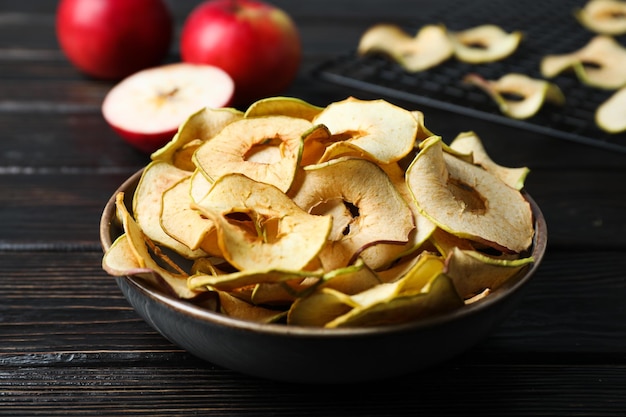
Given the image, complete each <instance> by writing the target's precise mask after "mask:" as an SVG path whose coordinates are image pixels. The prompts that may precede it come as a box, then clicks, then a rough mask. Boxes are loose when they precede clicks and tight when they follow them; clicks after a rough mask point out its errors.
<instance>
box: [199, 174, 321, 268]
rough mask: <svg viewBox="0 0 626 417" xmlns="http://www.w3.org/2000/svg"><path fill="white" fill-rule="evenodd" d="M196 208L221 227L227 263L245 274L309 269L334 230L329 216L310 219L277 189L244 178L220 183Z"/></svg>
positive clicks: (230, 177) (224, 179) (225, 178)
mask: <svg viewBox="0 0 626 417" xmlns="http://www.w3.org/2000/svg"><path fill="white" fill-rule="evenodd" d="M192 207H194V208H196V209H197V210H199V211H200V212H201V213H202V214H203V215H205V216H206V217H208V218H210V219H211V220H213V221H214V222H215V223H216V224H217V235H218V244H219V247H220V249H221V250H222V253H223V255H224V258H225V259H226V260H227V261H228V262H230V263H231V264H232V265H233V266H234V267H236V268H237V269H238V270H240V271H241V270H259V269H286V270H300V269H304V268H305V267H306V266H307V265H309V263H311V261H312V260H313V259H314V258H315V257H316V256H317V255H318V253H319V252H320V251H321V250H322V248H323V247H324V245H325V244H326V240H327V238H328V235H329V233H330V230H331V226H332V219H331V218H330V217H329V216H317V215H312V214H308V213H307V212H305V211H304V210H302V209H301V208H300V207H298V206H297V205H296V204H295V203H294V202H293V201H292V200H291V199H290V198H289V197H287V196H286V195H285V194H284V193H283V192H281V191H280V190H279V189H278V188H276V187H275V186H273V185H270V184H266V183H262V182H258V181H254V180H252V179H250V178H248V177H246V176H244V175H242V174H227V175H224V176H222V177H220V178H219V179H218V180H217V181H215V183H214V184H213V188H212V189H211V191H210V192H209V193H208V194H207V195H206V197H204V198H203V199H202V200H201V201H199V202H197V203H194V204H192ZM294 254H297V256H294Z"/></svg>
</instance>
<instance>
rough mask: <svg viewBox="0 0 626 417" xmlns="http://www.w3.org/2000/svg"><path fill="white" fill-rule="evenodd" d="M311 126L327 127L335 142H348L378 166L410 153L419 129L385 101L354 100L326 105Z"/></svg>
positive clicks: (406, 114)
mask: <svg viewBox="0 0 626 417" xmlns="http://www.w3.org/2000/svg"><path fill="white" fill-rule="evenodd" d="M313 123H314V124H322V125H325V126H326V127H328V129H329V130H330V132H331V134H332V135H333V140H334V141H335V142H341V141H347V142H350V143H351V145H354V146H356V147H358V148H360V149H362V150H363V151H365V152H366V153H367V154H369V155H371V157H373V158H375V159H376V161H377V162H379V163H381V164H388V163H390V162H395V161H398V160H400V159H402V158H403V157H404V156H406V155H407V154H408V153H409V152H411V150H412V149H413V146H414V144H415V141H416V135H417V132H418V127H419V124H418V120H417V119H416V118H415V116H414V115H413V114H411V112H410V111H408V110H405V109H403V108H401V107H398V106H396V105H394V104H391V103H389V102H388V101H385V100H359V99H356V98H354V97H350V98H347V99H345V100H342V101H338V102H335V103H332V104H330V105H329V106H327V107H326V108H325V109H324V110H323V111H322V112H321V113H320V114H319V115H317V116H316V117H315V119H314V120H313ZM333 146H335V145H334V144H333V145H330V146H329V149H331V148H332V147H333ZM337 146H342V145H337ZM328 152H331V150H328Z"/></svg>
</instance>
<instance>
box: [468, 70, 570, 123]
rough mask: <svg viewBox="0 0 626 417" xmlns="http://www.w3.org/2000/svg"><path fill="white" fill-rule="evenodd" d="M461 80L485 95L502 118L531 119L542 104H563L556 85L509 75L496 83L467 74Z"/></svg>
mask: <svg viewBox="0 0 626 417" xmlns="http://www.w3.org/2000/svg"><path fill="white" fill-rule="evenodd" d="M464 81H465V82H466V83H469V84H472V85H475V86H476V87H478V88H480V89H481V90H483V91H484V92H485V93H487V94H488V95H489V96H490V97H491V98H492V99H493V100H494V101H495V102H496V104H497V105H498V107H499V109H500V111H501V112H502V113H503V114H504V115H506V116H508V117H512V118H514V119H527V118H529V117H532V116H534V115H535V114H537V112H538V111H539V110H540V109H541V107H542V106H543V105H544V103H552V104H554V105H558V106H562V105H563V104H565V96H564V95H563V92H562V91H561V89H560V88H559V86H558V85H556V84H554V83H551V82H549V81H546V80H540V79H536V78H531V77H529V76H527V75H524V74H517V73H509V74H506V75H504V76H502V77H500V78H499V79H497V80H487V79H485V78H483V77H482V76H480V75H479V74H468V75H467V76H465V78H464Z"/></svg>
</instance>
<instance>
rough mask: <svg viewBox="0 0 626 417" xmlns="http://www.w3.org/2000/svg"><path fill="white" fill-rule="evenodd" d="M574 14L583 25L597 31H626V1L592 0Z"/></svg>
mask: <svg viewBox="0 0 626 417" xmlns="http://www.w3.org/2000/svg"><path fill="white" fill-rule="evenodd" d="M574 15H575V16H576V18H577V19H578V21H579V22H580V24H581V25H583V26H584V27H586V28H587V29H589V30H591V31H592V32H595V33H600V34H604V35H622V34H624V33H626V3H624V2H623V1H619V0H590V1H588V2H587V3H586V4H585V5H584V6H583V7H582V8H580V9H577V10H576V11H575V12H574Z"/></svg>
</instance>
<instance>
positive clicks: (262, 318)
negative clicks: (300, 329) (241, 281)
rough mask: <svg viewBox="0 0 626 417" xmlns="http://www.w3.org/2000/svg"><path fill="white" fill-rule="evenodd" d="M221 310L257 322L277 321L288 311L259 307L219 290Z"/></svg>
mask: <svg viewBox="0 0 626 417" xmlns="http://www.w3.org/2000/svg"><path fill="white" fill-rule="evenodd" d="M217 294H218V296H219V300H220V312H221V313H223V314H224V315H226V316H229V317H234V318H238V319H242V320H247V321H253V322H256V323H275V322H277V321H279V320H280V319H281V318H282V317H283V316H284V315H285V314H286V313H285V312H282V311H276V310H273V309H270V308H265V307H259V306H256V305H253V304H250V303H248V302H247V301H245V300H242V299H240V298H237V297H235V296H234V295H232V294H229V293H227V292H224V291H218V292H217Z"/></svg>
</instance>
